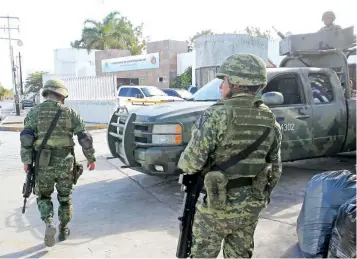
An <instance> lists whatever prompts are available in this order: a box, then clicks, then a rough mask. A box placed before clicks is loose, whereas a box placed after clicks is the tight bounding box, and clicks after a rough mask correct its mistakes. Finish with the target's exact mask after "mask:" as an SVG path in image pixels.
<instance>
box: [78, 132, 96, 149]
mask: <svg viewBox="0 0 357 259" xmlns="http://www.w3.org/2000/svg"><path fill="white" fill-rule="evenodd" d="M77 137H78V143H79V144H80V145H81V146H82V148H83V149H90V148H92V147H93V138H92V135H91V134H90V133H89V132H87V131H84V132H80V133H78V135H77Z"/></svg>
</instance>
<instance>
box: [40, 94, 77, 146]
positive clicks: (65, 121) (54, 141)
mask: <svg viewBox="0 0 357 259" xmlns="http://www.w3.org/2000/svg"><path fill="white" fill-rule="evenodd" d="M61 106H62V105H61V104H60V103H57V102H56V101H53V100H46V101H45V102H43V103H41V104H39V107H38V112H37V140H36V142H35V149H38V147H39V146H40V144H41V142H42V140H43V138H44V136H45V134H46V132H47V130H48V128H49V126H50V124H51V122H52V120H53V119H54V117H55V115H56V113H57V110H58V108H59V107H61ZM46 146H47V147H49V148H61V147H72V146H74V141H73V125H72V116H71V114H70V111H69V110H68V109H65V107H63V106H62V113H61V115H60V117H59V119H58V121H57V124H56V127H55V128H54V130H53V131H52V134H51V136H50V138H49V139H48V141H47V145H46Z"/></svg>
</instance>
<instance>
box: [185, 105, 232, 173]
mask: <svg viewBox="0 0 357 259" xmlns="http://www.w3.org/2000/svg"><path fill="white" fill-rule="evenodd" d="M226 129H227V113H226V110H225V109H224V107H223V105H222V106H221V107H220V106H217V105H214V106H212V107H210V108H208V109H207V110H206V111H205V112H204V113H203V114H202V115H201V117H200V118H199V119H198V120H197V122H196V124H195V125H194V126H193V127H192V136H191V139H190V142H189V143H188V145H187V147H186V149H185V150H184V152H183V153H182V154H181V157H180V160H179V162H178V168H180V169H181V170H182V171H184V172H185V173H187V174H195V173H197V172H200V171H201V170H202V169H203V167H204V166H205V165H206V163H207V160H208V158H209V155H210V154H211V153H212V152H213V151H214V150H215V148H216V146H217V143H218V142H219V141H221V139H222V136H223V134H225V132H226Z"/></svg>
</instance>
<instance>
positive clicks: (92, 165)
mask: <svg viewBox="0 0 357 259" xmlns="http://www.w3.org/2000/svg"><path fill="white" fill-rule="evenodd" d="M87 168H88V169H89V171H92V170H94V169H95V163H94V162H93V163H89V162H87Z"/></svg>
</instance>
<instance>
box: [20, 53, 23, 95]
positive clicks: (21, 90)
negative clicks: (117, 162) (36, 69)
mask: <svg viewBox="0 0 357 259" xmlns="http://www.w3.org/2000/svg"><path fill="white" fill-rule="evenodd" d="M21 63H22V61H21V53H20V52H19V67H20V87H21V88H20V93H21V95H22V96H23V95H24V87H23V85H22V69H21Z"/></svg>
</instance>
